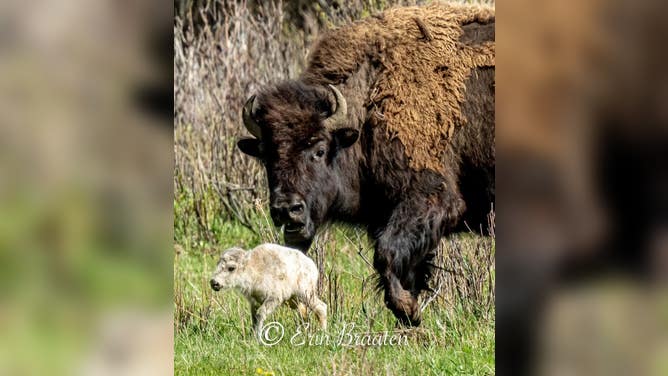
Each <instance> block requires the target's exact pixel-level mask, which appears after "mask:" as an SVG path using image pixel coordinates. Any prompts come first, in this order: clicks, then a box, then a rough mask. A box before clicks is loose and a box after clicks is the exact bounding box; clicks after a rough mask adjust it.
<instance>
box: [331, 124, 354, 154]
mask: <svg viewBox="0 0 668 376" xmlns="http://www.w3.org/2000/svg"><path fill="white" fill-rule="evenodd" d="M359 135H360V132H359V131H358V130H357V129H353V128H340V129H337V130H335V131H334V140H336V145H337V146H338V147H339V148H341V149H345V148H347V147H350V146H352V144H354V143H355V141H357V138H358V137H359Z"/></svg>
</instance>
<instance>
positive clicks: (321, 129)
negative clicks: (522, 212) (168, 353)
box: [238, 4, 495, 325]
mask: <svg viewBox="0 0 668 376" xmlns="http://www.w3.org/2000/svg"><path fill="white" fill-rule="evenodd" d="M494 60H495V48H494V10H493V9H489V8H482V7H471V6H466V7H465V6H453V5H446V4H433V5H429V6H426V7H410V8H396V9H392V10H389V11H386V12H384V13H381V14H379V15H376V16H373V17H369V18H367V19H364V20H362V21H358V22H355V23H353V24H350V25H346V26H344V27H341V28H337V29H334V30H331V31H329V32H328V33H326V34H325V35H324V36H322V38H321V39H320V40H319V41H318V42H317V43H316V45H315V46H314V47H313V49H312V52H311V55H310V60H309V63H308V66H307V68H306V70H305V71H304V72H303V73H302V75H301V77H300V78H298V79H297V80H291V81H287V82H284V83H281V84H279V85H276V86H273V87H269V88H267V89H265V90H263V91H262V92H260V93H259V94H257V95H256V96H252V97H250V99H249V100H248V101H247V103H246V105H245V106H244V109H243V119H244V124H245V126H246V128H247V129H248V131H249V132H250V133H251V134H252V135H253V136H255V138H250V139H242V140H240V141H239V142H238V146H239V148H240V149H241V151H243V152H244V153H246V154H248V155H251V156H254V157H257V158H259V159H260V160H261V161H262V162H263V164H264V166H265V167H266V171H267V178H268V183H269V190H270V201H271V202H270V205H271V216H272V219H273V221H274V223H275V224H276V225H277V226H283V227H284V237H285V243H286V244H288V245H290V246H293V247H297V248H299V249H300V250H302V251H306V250H307V249H308V248H309V246H310V245H311V242H312V239H313V237H314V235H315V234H316V231H317V230H318V228H319V227H320V226H321V225H322V224H323V223H325V222H328V221H338V222H344V223H352V224H357V225H361V226H364V227H365V228H366V229H367V230H368V234H369V236H370V237H371V238H372V239H373V242H374V245H375V255H374V262H373V264H374V268H375V269H376V270H377V271H378V273H379V286H380V287H381V288H382V289H383V290H384V293H385V294H384V295H385V304H386V305H387V307H388V308H389V309H390V310H392V312H393V313H394V315H395V316H396V317H397V318H398V319H399V320H400V322H402V323H405V324H409V325H418V324H419V323H420V310H419V308H418V304H417V297H418V296H419V294H420V292H421V291H423V290H426V289H428V281H429V277H430V275H431V273H432V268H433V266H434V265H433V264H432V261H433V258H434V256H435V250H436V247H437V245H438V242H439V240H440V239H441V237H443V236H445V235H447V234H449V233H452V232H453V231H457V230H460V229H465V228H467V227H470V228H475V229H480V228H481V226H484V224H486V216H487V214H488V213H489V211H490V209H491V208H492V205H493V201H494V165H495V153H494V67H495V65H494Z"/></svg>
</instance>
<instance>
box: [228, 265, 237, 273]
mask: <svg viewBox="0 0 668 376" xmlns="http://www.w3.org/2000/svg"><path fill="white" fill-rule="evenodd" d="M234 269H236V267H235V266H228V267H227V271H228V272H233V271H234Z"/></svg>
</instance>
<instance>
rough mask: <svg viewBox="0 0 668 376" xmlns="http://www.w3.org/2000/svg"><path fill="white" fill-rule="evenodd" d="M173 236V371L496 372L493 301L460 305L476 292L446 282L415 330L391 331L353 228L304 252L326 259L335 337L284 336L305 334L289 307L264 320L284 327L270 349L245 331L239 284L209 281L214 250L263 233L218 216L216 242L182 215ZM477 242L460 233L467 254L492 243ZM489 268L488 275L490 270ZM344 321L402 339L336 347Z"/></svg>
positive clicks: (336, 230)
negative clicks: (223, 286)
mask: <svg viewBox="0 0 668 376" xmlns="http://www.w3.org/2000/svg"><path fill="white" fill-rule="evenodd" d="M177 218H178V217H177ZM260 222H261V221H258V223H260ZM261 233H262V232H261ZM175 236H176V243H177V244H179V245H180V246H181V248H180V249H179V252H178V253H177V254H175V259H174V288H175V294H174V295H175V307H174V309H175V317H174V325H175V356H174V362H175V372H176V374H179V375H251V374H253V375H259V374H266V375H269V374H274V375H294V374H316V375H359V374H362V375H363V374H379V373H380V374H397V375H402V374H421V375H442V374H448V375H449V374H456V375H490V374H493V373H494V321H493V320H494V319H493V318H494V311H493V301H492V302H491V303H489V302H488V304H487V305H488V307H487V309H486V310H485V309H482V308H480V306H482V305H483V304H478V305H476V304H465V303H467V300H471V299H474V297H473V296H469V295H467V294H465V293H464V292H466V291H468V290H466V291H465V290H462V291H459V290H458V289H454V288H448V289H446V290H448V291H445V290H442V291H441V294H440V295H439V297H438V298H437V299H434V300H433V301H432V302H431V303H430V304H429V305H428V306H427V308H426V309H425V311H424V312H423V324H422V326H421V327H420V328H418V329H413V330H405V329H399V328H397V327H396V320H395V319H394V318H393V316H392V315H391V313H390V312H389V311H388V310H387V309H386V308H385V307H384V305H383V302H382V295H381V294H378V293H376V291H375V289H374V281H375V280H374V276H375V273H374V271H373V269H372V267H371V266H370V265H369V264H368V263H367V261H366V260H370V259H371V257H372V254H373V253H372V249H371V247H370V246H369V244H368V242H367V241H366V238H365V237H364V236H362V235H361V232H359V231H356V230H353V229H349V228H340V227H332V228H330V229H328V230H327V231H326V234H324V235H322V236H320V237H319V241H318V242H317V244H316V247H315V250H314V249H313V248H312V249H311V251H310V253H309V256H311V257H313V258H314V260H315V261H316V263H318V262H319V261H320V262H321V263H322V264H321V277H322V285H321V293H320V296H321V299H322V300H323V301H325V303H326V304H327V305H328V315H329V316H328V325H329V328H328V330H327V334H329V335H330V339H331V340H330V342H329V344H325V345H311V346H309V345H308V344H305V345H301V346H299V345H294V344H291V343H290V338H291V337H292V336H293V335H294V334H295V333H297V330H298V329H299V328H300V329H299V330H301V331H302V332H303V331H304V330H306V329H305V326H304V323H302V321H301V319H300V318H299V317H298V315H297V314H296V313H295V311H292V310H290V309H289V308H288V307H287V306H283V307H281V308H279V309H278V310H277V311H276V312H275V313H274V314H273V315H272V316H270V317H269V318H268V319H267V322H271V321H277V322H279V323H281V324H282V325H283V326H284V328H285V335H284V338H283V340H282V341H281V342H279V343H278V344H277V345H275V346H271V347H268V346H264V345H261V344H259V343H258V341H257V340H256V339H255V338H254V337H253V335H252V333H251V330H250V313H249V308H248V304H247V303H246V301H245V299H244V298H243V297H242V296H240V294H238V293H237V292H235V291H222V292H218V293H215V292H213V291H212V290H211V289H210V288H209V286H208V280H209V277H210V275H211V272H212V270H213V268H214V267H215V264H216V262H217V257H218V253H219V251H220V250H222V249H225V248H226V247H230V246H236V245H240V246H244V247H248V248H250V247H253V246H255V245H257V244H259V243H261V239H260V235H257V234H256V233H254V232H252V231H250V230H248V229H246V228H245V227H243V226H241V225H239V224H237V223H236V222H234V221H232V220H227V221H217V222H216V231H215V241H216V242H217V243H218V244H219V245H218V246H210V245H209V244H205V243H204V242H201V241H193V240H192V239H193V238H194V237H196V235H195V232H194V230H192V227H191V226H189V225H184V222H182V223H180V224H179V225H178V226H176V234H175ZM265 238H266V237H265ZM481 239H482V238H478V237H475V236H464V237H461V238H460V239H458V240H457V242H459V243H461V244H464V245H466V247H470V248H467V249H472V250H473V251H471V252H470V253H467V255H468V256H470V257H475V245H476V244H478V243H479V242H482V241H487V242H489V239H487V240H481ZM491 243H492V249H493V242H491ZM360 254H361V255H363V256H361V255H360ZM468 256H467V257H468ZM475 261H476V260H473V259H471V260H467V262H466V263H462V265H469V266H470V265H474V266H475V265H478V264H479V263H476V262H475ZM491 275H492V278H493V271H492V273H491ZM462 281H464V280H463V279H462ZM462 283H467V282H462ZM468 283H471V281H468ZM445 285H446V286H450V285H448V284H447V283H446V284H445ZM489 288H490V287H489V286H487V287H486V289H489ZM450 290H458V291H459V292H456V291H450ZM482 291H484V289H483V290H482ZM479 300H481V301H484V300H483V299H479ZM471 307H478V308H479V309H471ZM483 312H484V313H483ZM308 324H309V328H311V329H310V333H312V334H313V335H318V334H319V335H320V337H314V338H313V341H314V342H317V338H320V339H322V338H324V336H323V334H322V332H319V331H316V330H314V329H312V328H314V327H316V326H317V325H316V320H315V317H314V316H313V315H311V317H309V322H308ZM350 324H354V325H355V328H354V330H353V331H354V332H356V333H369V332H373V333H382V332H388V335H390V334H393V333H395V334H396V335H404V336H405V337H404V339H402V341H403V343H402V345H400V346H397V345H395V346H391V345H385V346H342V345H339V342H338V338H339V336H340V333H341V330H342V326H343V325H350ZM348 332H350V330H348ZM345 338H346V339H347V338H349V337H345ZM299 339H302V340H306V339H307V337H299ZM297 342H299V341H297Z"/></svg>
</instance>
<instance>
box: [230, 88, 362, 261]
mask: <svg viewBox="0 0 668 376" xmlns="http://www.w3.org/2000/svg"><path fill="white" fill-rule="evenodd" d="M347 112H348V111H347V104H346V99H345V98H344V96H343V94H341V92H340V91H339V90H338V89H336V88H335V87H334V86H331V85H329V86H326V87H324V86H310V85H305V84H302V83H300V82H288V83H285V84H282V85H279V86H278V87H276V88H273V89H271V90H270V91H267V92H264V93H262V94H260V95H258V96H257V97H256V96H252V97H251V98H250V99H249V100H248V101H247V102H246V105H245V106H244V108H243V119H244V125H245V126H246V129H248V131H249V132H250V133H251V134H252V135H253V136H255V138H251V139H242V140H240V141H239V142H238V147H239V149H240V150H241V151H242V152H244V153H246V154H248V155H251V156H253V157H256V158H258V159H260V160H261V161H262V162H263V164H264V166H265V168H266V171H267V179H268V183H269V192H270V205H271V210H270V212H271V218H272V220H273V221H274V224H275V225H276V226H283V232H284V238H285V243H286V244H287V245H289V246H291V247H295V248H298V249H300V250H302V251H306V250H308V248H309V246H310V245H311V242H312V240H313V237H314V235H315V233H316V230H317V229H318V227H319V226H320V225H321V224H322V223H323V222H324V221H325V220H326V218H327V215H328V213H329V211H330V210H331V208H332V207H333V206H335V205H336V206H340V205H339V204H338V203H337V201H340V200H341V198H342V197H343V196H345V194H343V192H345V191H346V190H349V189H350V188H349V185H350V184H349V179H347V178H346V177H347V176H351V174H355V173H357V171H354V169H355V168H354V167H351V166H350V163H349V159H350V158H349V157H346V156H345V155H344V154H345V153H343V152H342V150H344V149H346V148H348V147H350V146H351V145H353V144H354V143H355V141H356V140H357V139H358V136H359V132H358V131H357V130H356V129H353V128H349V127H347V124H348V120H347V119H348V116H347Z"/></svg>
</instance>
